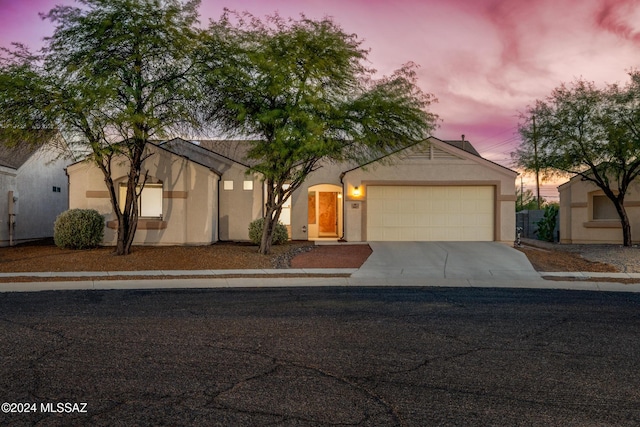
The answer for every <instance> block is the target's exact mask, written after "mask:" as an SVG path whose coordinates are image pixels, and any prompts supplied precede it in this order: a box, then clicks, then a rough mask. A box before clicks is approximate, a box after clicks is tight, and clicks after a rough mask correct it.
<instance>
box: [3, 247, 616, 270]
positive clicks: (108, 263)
mask: <svg viewBox="0 0 640 427" xmlns="http://www.w3.org/2000/svg"><path fill="white" fill-rule="evenodd" d="M519 250H521V251H522V252H523V253H524V254H525V255H526V256H527V257H528V258H529V260H530V261H531V263H532V264H533V266H534V268H535V269H536V270H538V271H549V272H551V271H591V272H615V271H619V270H618V269H617V268H616V267H614V266H612V265H609V264H605V263H600V262H593V261H590V260H587V259H585V258H583V257H582V256H581V255H580V254H579V253H575V252H567V251H563V250H561V247H558V248H554V249H541V248H536V247H531V246H523V247H522V248H520V249H519ZM370 254H371V248H370V247H369V245H362V244H359V245H356V244H348V243H340V244H336V245H322V246H315V245H314V244H313V242H307V241H294V242H289V243H287V244H285V245H281V246H274V247H273V248H272V254H271V255H268V256H265V255H260V254H258V252H257V246H255V245H252V244H250V243H229V242H219V243H216V244H213V245H210V246H166V247H150V246H135V247H134V248H133V251H132V253H131V254H130V255H128V256H116V255H115V254H114V253H113V248H111V247H100V248H95V249H88V250H70V249H60V248H58V247H56V246H55V245H54V244H53V243H52V241H50V240H46V241H40V242H35V243H28V244H22V245H18V246H15V247H11V248H7V247H5V248H0V272H46V271H54V272H55V271H134V270H235V269H265V268H267V269H270V268H359V267H360V266H361V265H362V264H363V263H364V262H365V261H366V259H367V258H368V257H369V255H370ZM27 280H28V279H27Z"/></svg>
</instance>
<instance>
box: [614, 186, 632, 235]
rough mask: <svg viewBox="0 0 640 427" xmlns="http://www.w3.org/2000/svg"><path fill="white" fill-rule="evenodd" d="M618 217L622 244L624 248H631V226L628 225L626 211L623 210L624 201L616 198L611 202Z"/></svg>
mask: <svg viewBox="0 0 640 427" xmlns="http://www.w3.org/2000/svg"><path fill="white" fill-rule="evenodd" d="M613 204H614V206H615V207H616V211H618V216H619V217H620V224H621V225H622V244H623V245H624V246H626V247H631V246H633V242H632V240H631V224H629V217H628V216H627V210H626V209H625V208H624V199H618V198H616V199H615V200H614V201H613Z"/></svg>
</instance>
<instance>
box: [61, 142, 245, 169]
mask: <svg viewBox="0 0 640 427" xmlns="http://www.w3.org/2000/svg"><path fill="white" fill-rule="evenodd" d="M173 139H182V138H173ZM170 141H173V140H170ZM183 141H185V142H189V141H186V140H183ZM165 142H168V141H165ZM147 144H151V145H152V146H153V147H155V148H160V149H162V150H164V151H166V152H167V153H170V154H173V155H174V156H178V157H182V158H183V159H185V160H188V161H190V162H193V163H195V164H197V165H199V166H202V167H203V168H206V169H209V170H210V171H211V172H213V173H215V174H216V175H218V176H219V177H220V178H222V172H220V171H218V170H216V169H214V168H212V167H209V166H207V165H205V164H203V163H200V162H198V161H196V160H193V159H191V158H189V157H187V156H183V155H182V154H178V153H176V152H174V151H171V150H169V149H168V148H165V147H162V146H161V144H164V142H163V143H161V144H154V143H152V142H147ZM191 144H193V143H191ZM193 145H196V144H193ZM203 149H204V150H206V148H203ZM207 151H210V150H207ZM215 154H217V153H215ZM222 157H225V156H222ZM230 160H233V159H230ZM88 161H89V156H87V157H85V158H84V159H82V160H78V161H76V162H73V163H71V164H69V165H67V168H69V167H71V166H74V165H77V164H80V163H83V162H88ZM236 163H237V162H236Z"/></svg>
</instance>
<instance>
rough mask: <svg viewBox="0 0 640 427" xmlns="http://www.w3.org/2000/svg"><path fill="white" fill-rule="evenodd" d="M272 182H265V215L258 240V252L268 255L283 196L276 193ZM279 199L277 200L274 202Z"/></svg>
mask: <svg viewBox="0 0 640 427" xmlns="http://www.w3.org/2000/svg"><path fill="white" fill-rule="evenodd" d="M275 187H276V186H275V185H274V183H273V181H270V180H267V203H266V206H265V207H266V209H267V211H266V213H265V215H264V223H263V228H262V239H261V240H260V248H259V249H258V252H259V253H261V254H263V255H268V254H269V252H271V244H272V242H273V233H274V232H275V229H276V225H277V224H278V220H279V219H280V213H281V212H282V203H283V200H282V198H283V194H282V193H277V192H276V189H275ZM277 198H279V200H276V199H277Z"/></svg>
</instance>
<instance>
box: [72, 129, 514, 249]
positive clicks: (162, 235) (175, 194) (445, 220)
mask: <svg viewBox="0 0 640 427" xmlns="http://www.w3.org/2000/svg"><path fill="white" fill-rule="evenodd" d="M148 150H149V153H150V154H151V153H153V155H151V156H150V157H148V158H147V159H146V160H145V162H144V164H143V173H148V176H149V180H148V184H147V186H146V187H145V189H144V190H143V193H142V196H141V201H140V203H141V218H140V221H139V226H138V232H137V234H136V239H135V241H134V243H136V244H167V245H169V244H208V243H213V242H215V241H217V240H248V226H249V223H250V222H251V221H252V220H253V219H256V218H259V217H261V216H262V214H263V204H264V200H265V190H264V187H263V183H262V181H261V179H260V177H259V176H255V175H247V173H246V171H247V169H248V167H249V163H248V160H247V159H246V153H247V151H248V144H247V143H246V142H242V141H201V142H197V143H193V142H189V141H185V140H182V139H174V140H171V141H168V142H165V143H161V144H158V145H150V146H149V147H148ZM126 172H127V171H126V170H125V168H124V167H122V168H121V169H117V170H116V172H115V174H114V176H115V177H116V178H117V181H118V182H124V180H125V178H126ZM67 173H68V175H69V182H70V195H69V204H70V207H72V208H94V209H97V210H98V211H99V212H101V213H102V214H103V215H105V217H106V219H107V233H106V234H105V244H114V243H115V224H114V223H113V220H114V219H115V215H114V214H113V212H112V209H111V205H110V202H109V198H108V194H107V189H106V187H105V184H104V179H103V177H102V174H101V172H100V171H99V170H98V169H97V168H96V167H95V166H93V165H92V164H91V163H88V162H79V163H75V164H73V165H71V166H69V167H68V168H67ZM516 176H517V173H516V172H514V171H512V170H510V169H507V168H504V167H502V166H500V165H497V164H495V163H493V162H490V161H488V160H486V159H483V158H482V157H480V155H479V154H478V152H477V151H476V150H475V149H474V148H473V147H472V146H471V144H470V143H469V142H467V141H449V142H446V141H441V140H439V139H437V138H429V139H427V140H426V141H423V142H422V143H420V144H417V145H415V146H413V147H410V148H407V149H404V150H401V151H399V152H397V153H395V154H393V155H391V156H386V157H385V158H382V159H377V160H374V161H371V162H369V163H367V164H366V165H355V164H351V165H349V164H344V163H336V162H325V163H323V165H322V167H321V168H319V169H318V170H317V171H315V172H313V173H312V174H311V175H309V177H308V178H307V180H306V181H305V183H304V184H303V186H302V187H301V188H300V189H298V190H297V191H296V192H294V194H293V196H292V197H291V200H289V201H288V202H287V204H286V205H285V207H284V209H283V211H282V215H281V221H282V222H283V223H284V224H285V225H287V227H288V228H289V231H290V235H291V238H292V239H294V240H308V239H309V240H316V239H332V240H336V239H344V240H347V241H352V242H357V241H375V240H405V241H416V240H435V241H443V240H458V241H466V240H469V241H471V240H484V241H504V242H512V241H513V240H514V238H515V215H514V212H515V200H516V196H515V178H516ZM147 192H148V194H147ZM121 194H124V193H122V192H121Z"/></svg>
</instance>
